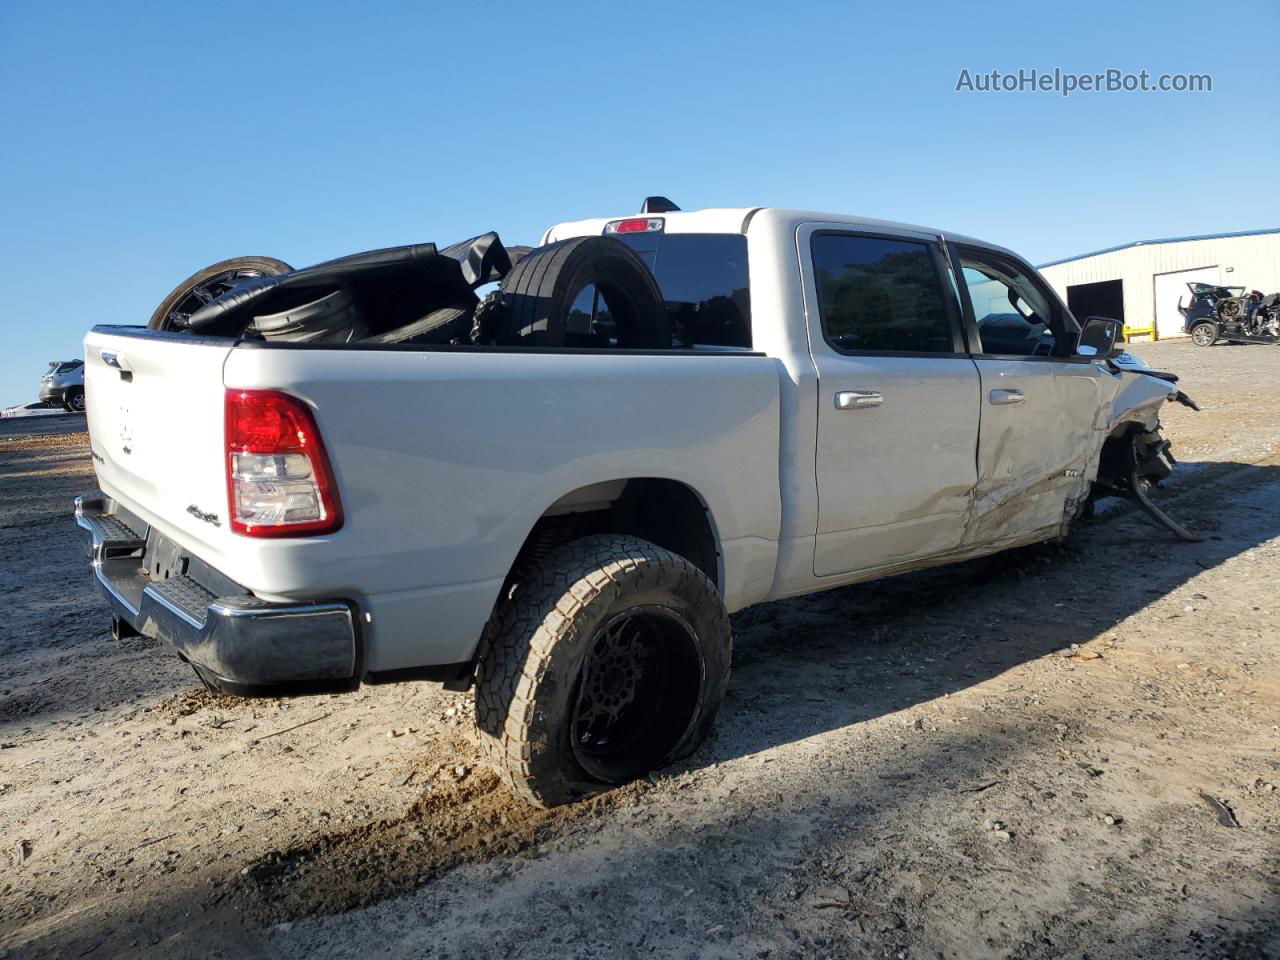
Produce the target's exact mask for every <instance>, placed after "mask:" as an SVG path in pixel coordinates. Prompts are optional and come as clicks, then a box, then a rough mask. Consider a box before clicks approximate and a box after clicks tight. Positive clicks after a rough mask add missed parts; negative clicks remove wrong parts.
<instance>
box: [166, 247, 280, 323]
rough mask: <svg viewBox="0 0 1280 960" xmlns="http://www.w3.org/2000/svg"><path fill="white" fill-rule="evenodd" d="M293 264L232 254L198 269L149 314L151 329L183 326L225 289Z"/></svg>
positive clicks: (277, 274) (277, 273)
mask: <svg viewBox="0 0 1280 960" xmlns="http://www.w3.org/2000/svg"><path fill="white" fill-rule="evenodd" d="M292 270H293V267H291V266H289V265H288V264H287V263H285V262H284V261H283V260H277V259H276V258H275V257H232V258H231V259H230V260H220V261H218V262H217V263H215V264H211V265H210V266H207V267H205V268H204V269H203V270H197V271H196V272H195V273H193V274H192V275H191V276H189V277H187V279H185V280H183V281H182V282H181V283H180V284H178V285H177V286H176V287H174V288H173V289H172V290H171V291H169V295H168V296H167V297H165V298H164V299H163V300H161V301H160V306H158V307H156V312H155V313H153V314H152V315H151V319H150V320H149V321H148V322H147V326H148V327H150V328H151V329H152V330H185V329H187V328H188V327H189V326H190V319H191V315H192V314H193V313H196V312H197V311H199V310H201V309H202V308H203V307H204V306H205V305H206V304H208V303H211V302H212V301H214V300H217V299H218V298H219V297H221V296H222V295H223V294H224V293H226V292H227V291H228V290H233V289H235V288H236V287H239V286H242V285H243V284H245V283H246V282H248V281H251V280H257V279H259V278H261V277H276V276H279V275H281V274H284V273H289V272H290V271H292Z"/></svg>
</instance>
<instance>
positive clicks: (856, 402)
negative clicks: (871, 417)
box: [836, 390, 884, 410]
mask: <svg viewBox="0 0 1280 960" xmlns="http://www.w3.org/2000/svg"><path fill="white" fill-rule="evenodd" d="M882 403H884V397H882V396H881V395H880V391H879V390H841V391H840V392H839V393H837V394H836V409H837V410H865V409H866V408H867V407H878V406H880V404H882Z"/></svg>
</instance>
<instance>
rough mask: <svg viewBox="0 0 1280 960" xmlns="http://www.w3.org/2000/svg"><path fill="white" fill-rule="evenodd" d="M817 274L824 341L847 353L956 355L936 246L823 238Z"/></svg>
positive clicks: (816, 242)
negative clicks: (935, 252)
mask: <svg viewBox="0 0 1280 960" xmlns="http://www.w3.org/2000/svg"><path fill="white" fill-rule="evenodd" d="M812 249H813V272H814V278H815V280H816V282H817V286H818V309H819V313H820V316H821V319H822V330H823V335H824V336H825V337H826V339H827V342H828V343H830V344H831V345H832V346H833V347H835V349H837V350H839V351H841V352H845V353H860V352H863V351H871V352H889V353H953V352H954V351H955V344H954V341H953V339H952V334H951V323H950V320H949V319H948V316H947V309H946V300H945V297H944V293H943V284H942V278H941V277H940V276H939V275H938V267H937V262H936V260H935V258H934V255H933V249H932V247H931V246H930V244H928V243H925V242H921V241H917V240H899V239H896V238H888V237H872V236H860V235H855V234H844V233H819V234H815V235H814V237H813V244H812Z"/></svg>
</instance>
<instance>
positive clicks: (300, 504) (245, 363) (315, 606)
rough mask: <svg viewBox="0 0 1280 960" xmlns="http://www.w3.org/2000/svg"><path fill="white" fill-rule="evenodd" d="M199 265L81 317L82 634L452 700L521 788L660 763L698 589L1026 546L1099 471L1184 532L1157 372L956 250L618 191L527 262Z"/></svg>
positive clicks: (697, 708) (431, 253)
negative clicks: (175, 287) (90, 598)
mask: <svg viewBox="0 0 1280 960" xmlns="http://www.w3.org/2000/svg"><path fill="white" fill-rule="evenodd" d="M223 272H224V273H225V269H224V271H223ZM206 279H207V278H206ZM201 282H204V281H201ZM219 282H220V283H221V284H223V285H224V286H225V289H224V290H223V291H222V292H221V293H219V294H218V295H217V296H214V297H212V298H211V299H208V300H207V301H206V300H205V299H204V293H207V292H209V291H208V290H207V289H206V290H205V291H204V293H196V294H192V293H190V292H189V291H188V292H184V291H182V290H179V291H175V293H176V294H178V295H179V296H177V298H176V299H175V300H174V301H173V303H174V304H177V305H176V306H172V307H170V310H169V312H168V313H165V312H163V311H161V312H158V316H157V317H156V318H153V320H152V323H151V324H150V327H151V328H150V329H146V328H142V327H127V326H111V327H96V328H94V329H93V331H91V332H90V333H89V334H88V336H87V337H86V339H85V351H86V352H85V356H86V362H87V369H88V376H87V379H88V382H89V385H90V386H89V391H88V398H89V428H90V437H91V447H92V455H93V459H94V464H95V469H96V472H97V477H98V482H99V484H100V486H101V489H100V490H97V491H92V492H88V493H86V494H84V495H83V496H81V497H80V498H78V500H77V503H76V522H77V523H78V524H79V526H80V527H81V528H82V530H83V532H84V536H85V539H86V542H87V547H88V551H89V556H90V559H91V562H92V567H93V574H94V576H95V578H96V582H97V584H98V587H99V589H100V591H101V592H102V594H103V595H104V597H105V598H106V599H107V601H108V603H109V604H110V606H111V609H112V612H113V614H114V620H113V630H114V632H115V633H116V634H117V635H126V634H129V633H132V632H141V633H144V634H146V635H148V636H153V637H161V638H163V639H165V640H166V641H168V642H169V643H171V644H172V645H173V647H174V648H175V649H176V651H177V653H178V654H179V656H181V657H182V658H183V659H184V660H186V661H187V662H188V663H190V664H191V665H192V666H193V667H194V668H195V671H196V673H197V674H198V676H199V677H200V678H201V679H202V680H203V681H204V682H205V683H206V684H207V685H209V686H210V687H211V688H214V689H217V690H222V691H226V692H231V693H240V694H247V695H259V694H265V695H272V696H279V695H288V694H299V693H310V692H316V691H335V690H350V689H353V688H355V687H357V686H359V685H360V684H362V683H383V682H390V681H401V680H411V679H419V680H422V679H426V680H435V681H437V682H443V683H445V684H446V686H448V687H449V688H450V689H455V690H464V689H467V688H470V687H473V686H474V688H475V698H476V725H477V733H478V736H479V739H480V741H481V742H482V743H483V744H484V745H485V749H486V751H487V752H488V755H489V757H490V759H491V760H492V762H493V764H494V765H495V767H496V768H497V769H498V770H499V772H500V773H501V775H502V776H503V777H504V779H505V780H506V782H507V783H508V784H509V785H510V786H511V788H512V789H513V790H514V791H515V792H516V793H517V794H518V795H520V796H522V797H524V798H525V799H527V800H529V801H530V802H533V803H537V804H541V805H546V806H550V805H554V804H559V803H564V802H567V801H570V800H573V799H575V798H578V797H581V796H584V795H587V794H590V793H592V792H595V791H598V790H601V789H604V788H607V787H608V786H610V785H612V784H618V783H624V782H626V781H628V780H630V779H633V778H635V777H638V776H642V775H644V774H645V773H646V772H648V771H650V770H654V769H657V768H660V767H663V766H665V765H667V764H669V763H671V762H673V761H674V760H676V759H678V758H680V757H683V756H686V755H687V754H689V753H690V752H691V751H693V750H694V749H695V748H696V747H697V746H698V744H699V743H701V742H702V740H703V739H704V738H705V737H706V735H707V732H708V730H709V729H710V726H711V723H712V720H713V718H714V716H715V714H716V711H717V709H718V707H719V706H720V703H721V701H722V699H723V697H724V694H725V689H726V687H727V684H728V676H729V664H730V660H731V646H732V641H731V636H730V629H729V619H728V615H729V614H730V613H732V612H734V611H736V610H741V609H743V608H745V607H748V606H751V605H753V604H757V603H763V602H766V601H770V600H775V599H779V598H783V597H791V596H797V595H800V594H806V593H812V592H815V591H820V590H828V589H831V588H835V587H840V586H844V585H846V584H851V583H856V582H860V581H867V580H874V579H877V578H881V577H886V576H891V575H894V574H899V573H904V572H907V571H911V570H917V569H921V568H923V567H928V566H933V565H937V564H943V563H949V562H954V561H959V560H964V559H968V558H972V557H977V556H982V555H986V554H991V553H994V552H996V551H1000V550H1005V549H1009V548H1012V547H1018V546H1023V545H1026V544H1031V543H1036V542H1039V541H1043V540H1049V539H1053V538H1056V537H1061V536H1064V535H1065V534H1066V533H1067V531H1068V530H1069V529H1070V528H1071V526H1072V524H1073V523H1075V522H1076V521H1077V520H1078V519H1079V518H1081V517H1082V516H1083V515H1085V514H1086V513H1087V512H1088V511H1089V509H1090V507H1091V504H1092V503H1093V501H1094V500H1096V499H1097V498H1099V497H1102V496H1111V495H1119V496H1125V497H1130V498H1132V499H1133V500H1135V501H1136V502H1138V503H1139V504H1141V505H1143V507H1144V509H1146V510H1147V511H1148V513H1150V514H1151V515H1152V516H1153V517H1155V518H1156V519H1158V520H1160V521H1161V522H1162V523H1165V525H1166V526H1168V527H1169V528H1170V529H1172V530H1173V531H1174V532H1175V533H1177V534H1178V535H1179V536H1183V537H1187V538H1194V536H1195V534H1194V533H1193V532H1192V531H1189V530H1187V529H1185V528H1183V527H1181V526H1180V525H1179V524H1177V523H1175V522H1174V521H1172V520H1170V519H1169V518H1168V517H1167V516H1166V515H1165V514H1164V513H1163V512H1162V511H1161V510H1160V508H1159V507H1157V506H1156V505H1155V504H1154V503H1153V502H1152V501H1151V493H1152V492H1153V491H1155V490H1156V489H1158V486H1159V484H1160V481H1161V480H1163V479H1164V478H1165V477H1166V476H1167V475H1168V473H1169V471H1170V470H1171V469H1172V465H1173V460H1172V457H1171V456H1170V453H1169V446H1168V443H1167V442H1166V441H1165V440H1163V439H1162V437H1161V435H1160V420H1159V418H1160V410H1161V407H1162V405H1163V404H1165V403H1166V402H1171V401H1179V402H1183V403H1188V404H1190V401H1189V400H1187V398H1186V397H1185V396H1184V395H1183V394H1182V393H1181V391H1180V390H1179V389H1178V387H1177V383H1176V381H1177V378H1176V377H1174V376H1172V375H1171V374H1163V373H1159V372H1156V371H1152V370H1149V369H1146V368H1140V367H1138V366H1137V365H1135V364H1132V363H1128V364H1120V363H1117V362H1116V360H1117V359H1118V358H1119V357H1120V352H1119V351H1118V350H1117V348H1116V339H1117V336H1118V334H1119V329H1120V325H1119V324H1118V323H1117V322H1116V321H1114V320H1109V319H1105V318H1100V317H1093V318H1085V319H1084V320H1083V321H1082V322H1081V321H1078V320H1077V319H1076V318H1075V317H1073V316H1072V315H1071V313H1070V311H1069V310H1068V309H1067V307H1066V306H1065V305H1064V304H1063V302H1062V301H1061V300H1060V299H1059V298H1058V297H1057V295H1056V294H1055V293H1054V292H1053V290H1052V289H1051V288H1050V287H1049V286H1048V284H1046V283H1045V282H1044V280H1043V279H1042V278H1041V277H1040V276H1039V274H1038V273H1037V272H1036V271H1035V270H1034V269H1033V268H1032V267H1030V266H1029V265H1028V264H1027V262H1026V261H1025V260H1023V259H1022V258H1021V257H1018V256H1017V255H1016V254H1014V253H1012V252H1011V251H1009V250H1005V249H1002V248H1000V247H997V246H993V245H991V244H988V243H984V242H982V241H979V240H975V239H971V238H968V237H963V236H959V235H953V234H943V233H941V232H940V231H937V230H931V229H928V228H923V227H913V226H908V225H904V224H897V223H890V222H885V221H878V220H866V219H862V218H858V217H851V216H844V215H839V214H821V213H806V212H799V211H792V210H777V209H768V208H755V209H732V210H701V211H690V212H684V211H680V210H679V209H678V208H677V207H676V206H675V205H674V204H672V203H671V202H670V201H667V200H665V199H663V198H649V200H647V201H646V202H645V203H644V205H643V207H642V210H641V212H640V213H639V214H631V215H621V216H614V217H604V218H599V219H591V220H582V221H577V222H570V223H562V224H559V225H557V226H554V227H552V228H551V229H550V230H548V231H547V232H546V234H545V235H544V236H543V238H542V242H541V244H540V245H539V246H538V247H536V248H534V249H532V250H527V249H525V250H519V249H515V250H508V249H507V248H505V247H504V246H503V245H502V243H501V241H500V240H499V238H498V236H497V235H496V234H493V233H489V234H483V235H480V236H478V237H475V238H473V239H471V240H466V241H463V242H461V243H458V244H454V245H452V246H448V247H443V248H437V247H435V246H434V245H432V244H420V245H414V246H408V247H398V248H392V249H387V250H379V251H373V252H370V253H363V254H357V255H354V256H351V257H346V258H342V259H339V260H333V261H329V262H326V263H323V264H319V265H317V266H315V267H309V268H305V269H301V270H290V271H283V272H278V273H267V272H265V271H264V272H262V273H260V275H258V276H251V277H243V278H242V277H236V276H232V277H230V278H226V277H223V279H222V280H220V281H219ZM494 284H496V289H492V290H491V291H490V292H489V293H487V294H485V295H483V296H481V293H480V291H481V290H482V288H484V287H486V286H492V285H494ZM192 296H194V298H195V299H194V300H192V299H191V297H192ZM195 301H200V302H199V303H196V302H195ZM179 395H180V396H182V397H183V402H182V403H174V402H173V398H174V397H176V396H179Z"/></svg>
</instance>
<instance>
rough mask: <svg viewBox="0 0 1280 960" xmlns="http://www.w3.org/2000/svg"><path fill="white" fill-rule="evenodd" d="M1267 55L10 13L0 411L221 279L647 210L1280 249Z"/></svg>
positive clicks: (791, 25)
mask: <svg viewBox="0 0 1280 960" xmlns="http://www.w3.org/2000/svg"><path fill="white" fill-rule="evenodd" d="M1042 6H1043V9H1041V7H1042ZM1277 36H1280V4H1277V3H1276V2H1275V0H1265V2H1255V3H1250V2H1242V3H1231V2H1228V3H1218V4H1213V5H1210V4H1204V3H1195V4H1179V3H1170V2H1162V3H1149V4H1137V3H1118V2H1114V0H1112V2H1107V3H1091V2H1072V3H1059V4H1052V5H1038V4H1029V3H1025V2H1023V3H999V2H993V3H983V4H979V5H970V4H956V3H937V4H931V3H912V4H905V3H883V4H854V3H848V2H841V3H831V4H826V3H815V4H806V3H799V2H793V3H786V4H777V3H770V4H764V3H760V4H748V3H743V2H741V0H738V2H729V3H709V2H708V3H690V2H688V0H685V2H682V3H663V2H656V0H649V2H645V3H639V4H637V3H625V4H624V3H617V4H614V3H608V2H603V0H597V2H593V3H582V4H572V5H570V4H552V3H528V2H522V3H503V2H496V0H495V2H492V3H485V4H464V3H452V4H446V3H436V4H426V3H365V4H360V5H356V4H343V5H340V4H327V3H322V2H312V3H307V4H301V3H299V4H296V5H290V4H275V5H272V4H263V3H260V2H256V3H244V4H220V3H212V2H209V3H199V4H185V3H160V2H156V3H150V4H142V3H125V2H122V3H111V4H104V3H100V2H98V3H92V4H88V3H83V4H82V3H74V2H66V3H59V4H49V3H28V2H23V0H8V2H6V3H4V4H2V5H0V124H2V126H0V129H2V130H3V131H4V135H3V138H2V139H0V144H2V145H3V148H2V149H0V183H2V184H3V187H2V188H0V189H2V194H0V195H2V196H3V215H2V216H0V255H2V256H3V264H4V268H3V271H0V329H2V330H3V331H4V334H5V341H4V342H5V349H4V350H3V351H0V405H8V404H11V403H18V402H24V401H26V400H28V399H34V398H35V392H36V389H37V379H38V376H39V374H40V373H41V372H42V371H43V369H44V367H45V363H46V361H48V360H52V359H63V358H70V357H73V356H79V354H80V339H81V337H82V336H83V333H84V331H85V330H86V329H87V328H88V327H90V326H92V325H93V324H95V323H145V322H146V319H147V318H148V316H150V314H151V311H152V310H153V309H154V307H155V305H156V304H157V303H158V302H159V300H160V299H161V298H162V297H163V296H164V295H165V294H166V293H168V291H169V289H170V288H171V287H172V286H173V285H174V284H176V283H177V282H178V281H179V280H181V279H183V278H184V277H185V276H187V275H188V274H189V273H191V272H193V271H194V270H196V269H198V268H200V267H202V266H205V265H206V264H208V263H211V262H213V261H215V260H220V259H223V258H225V257H230V256H236V255H242V254H267V255H270V256H275V257H279V258H281V259H283V260H287V261H288V262H290V263H292V264H294V265H295V266H302V265H305V264H308V263H313V262H315V261H318V260H322V259H325V258H328V257H332V256H336V255H340V254H343V253H350V252H354V251H358V250H362V249H368V248H372V247H380V246H389V245H394V244H400V243H409V242H419V241H437V242H441V243H445V242H451V241H454V240H457V239H460V238H463V237H466V236H470V235H472V234H474V233H477V232H481V231H483V230H488V229H496V230H498V231H499V232H500V233H501V234H502V236H503V237H504V238H505V239H507V240H508V241H509V242H525V243H528V242H532V241H536V239H537V238H538V236H539V235H540V233H541V232H542V230H543V229H545V228H546V227H547V226H549V225H550V224H551V223H554V222H556V221H559V220H565V219H573V218H578V217H584V216H599V215H609V214H615V213H625V212H630V211H632V210H635V209H636V208H637V205H638V203H639V201H640V199H641V198H642V197H644V196H645V195H646V194H650V193H663V194H666V195H668V196H670V197H672V198H673V199H675V200H676V202H677V203H680V204H681V205H683V206H684V207H686V208H694V207H702V206H756V205H770V206H793V207H804V208H812V209H824V210H834V211H840V212H849V213H858V214H863V215H868V216H875V217H884V218H889V219H895V220H906V221H911V222H917V223H926V224H931V225H936V226H941V227H945V228H950V229H953V230H957V231H960V232H964V233H969V234H974V235H977V236H981V237H984V238H986V239H990V240H993V241H996V242H999V243H1003V244H1005V245H1006V246H1010V247H1013V248H1015V249H1017V250H1019V251H1020V252H1022V253H1023V254H1025V255H1026V256H1028V257H1029V258H1031V259H1032V260H1034V261H1036V262H1040V261H1044V260H1049V259H1053V258H1057V257H1062V256H1069V255H1071V254H1075V253H1080V252H1084V251H1087V250H1091V249H1095V248H1098V247H1104V246H1109V245H1112V244H1116V243H1122V242H1125V241H1129V240H1135V239H1147V238H1154V237H1163V236H1171V235H1181V234H1191V233H1208V232H1220V231H1234V230H1244V229H1251V228H1258V227H1274V226H1280V163H1277V162H1276V159H1275V158H1276V144H1275V139H1274V138H1275V131H1276V130H1277V129H1278V128H1280V122H1278V121H1280V96H1278V95H1277V83H1276V75H1275V58H1274V54H1271V53H1268V52H1267V51H1268V50H1269V49H1270V48H1271V47H1272V46H1274V42H1275V38H1276V37H1277ZM1020 67H1026V68H1031V67H1036V68H1040V69H1048V70H1052V69H1053V68H1054V67H1060V68H1061V69H1063V70H1067V71H1073V72H1077V73H1087V72H1093V71H1100V70H1105V69H1106V68H1108V67H1116V68H1119V69H1122V70H1126V71H1133V72H1137V71H1139V70H1143V69H1145V70H1149V71H1151V72H1152V73H1153V74H1159V73H1162V72H1168V73H1175V72H1184V73H1210V74H1212V76H1213V92H1212V93H1211V94H1173V93H1165V94H1155V93H1146V94H1143V93H1129V94H1124V93H1111V94H1096V93H1094V94H1085V93H1078V94H1076V95H1074V96H1072V97H1070V98H1066V99H1064V98H1062V97H1059V96H1057V95H1055V94H1047V93H1035V94H1033V93H1019V94H976V93H956V92H955V89H954V88H955V85H956V80H957V78H958V76H959V74H960V71H961V69H962V68H968V69H969V70H971V71H972V72H974V73H977V72H982V71H990V70H992V69H998V70H1002V71H1016V70H1017V69H1018V68H1020Z"/></svg>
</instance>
